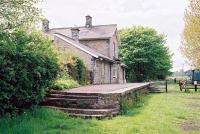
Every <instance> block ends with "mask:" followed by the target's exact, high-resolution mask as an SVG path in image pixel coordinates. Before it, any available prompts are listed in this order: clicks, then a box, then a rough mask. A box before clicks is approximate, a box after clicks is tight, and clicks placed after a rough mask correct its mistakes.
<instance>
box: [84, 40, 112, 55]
mask: <svg viewBox="0 0 200 134" xmlns="http://www.w3.org/2000/svg"><path fill="white" fill-rule="evenodd" d="M80 43H81V44H84V45H86V46H88V47H90V48H92V49H94V50H96V51H97V52H99V53H101V54H103V55H105V56H108V57H110V56H109V55H110V54H109V53H110V52H109V51H110V46H109V40H106V39H96V40H80Z"/></svg>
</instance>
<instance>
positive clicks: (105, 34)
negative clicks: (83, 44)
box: [48, 24, 117, 40]
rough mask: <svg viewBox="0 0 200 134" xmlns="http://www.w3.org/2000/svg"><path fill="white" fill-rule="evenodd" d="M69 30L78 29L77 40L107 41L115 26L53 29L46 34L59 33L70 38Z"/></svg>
mask: <svg viewBox="0 0 200 134" xmlns="http://www.w3.org/2000/svg"><path fill="white" fill-rule="evenodd" d="M71 28H79V30H80V31H79V40H87V39H108V38H111V37H113V35H114V34H115V32H116V30H117V25H116V24H110V25H96V26H92V28H86V27H85V26H81V27H67V28H53V29H50V30H49V31H48V34H54V33H60V34H62V35H65V36H68V37H71Z"/></svg>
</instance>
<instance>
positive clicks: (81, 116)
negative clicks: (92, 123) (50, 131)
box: [69, 114, 112, 120]
mask: <svg viewBox="0 0 200 134" xmlns="http://www.w3.org/2000/svg"><path fill="white" fill-rule="evenodd" d="M69 116H71V117H79V118H83V119H93V118H96V119H98V120H102V119H105V118H109V119H111V118H112V115H109V116H108V115H87V114H69Z"/></svg>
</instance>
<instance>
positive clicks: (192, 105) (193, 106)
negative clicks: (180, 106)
mask: <svg viewBox="0 0 200 134" xmlns="http://www.w3.org/2000/svg"><path fill="white" fill-rule="evenodd" d="M187 106H188V107H190V108H199V107H200V104H187Z"/></svg>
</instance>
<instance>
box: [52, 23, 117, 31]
mask: <svg viewBox="0 0 200 134" xmlns="http://www.w3.org/2000/svg"><path fill="white" fill-rule="evenodd" d="M112 25H113V26H114V25H115V26H117V24H105V25H93V26H92V27H101V26H112ZM71 28H85V26H74V27H57V28H51V29H50V30H53V29H71Z"/></svg>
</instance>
